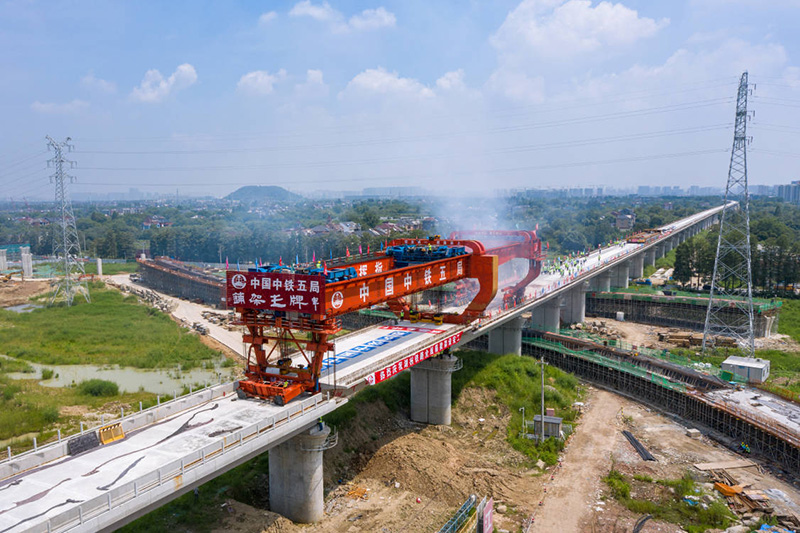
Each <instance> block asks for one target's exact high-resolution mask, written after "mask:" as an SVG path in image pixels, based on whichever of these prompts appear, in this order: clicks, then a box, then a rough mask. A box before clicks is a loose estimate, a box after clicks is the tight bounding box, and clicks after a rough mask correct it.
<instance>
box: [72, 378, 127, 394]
mask: <svg viewBox="0 0 800 533" xmlns="http://www.w3.org/2000/svg"><path fill="white" fill-rule="evenodd" d="M78 391H80V393H81V394H88V395H89V396H116V395H117V394H119V387H118V386H117V384H116V383H114V382H113V381H106V380H104V379H90V380H88V381H81V382H80V383H79V384H78Z"/></svg>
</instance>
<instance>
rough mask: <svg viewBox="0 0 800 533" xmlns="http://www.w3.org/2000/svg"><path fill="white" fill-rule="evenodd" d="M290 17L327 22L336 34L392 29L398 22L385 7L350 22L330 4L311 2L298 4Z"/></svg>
mask: <svg viewBox="0 0 800 533" xmlns="http://www.w3.org/2000/svg"><path fill="white" fill-rule="evenodd" d="M289 16H290V17H310V18H312V19H314V20H317V21H319V22H325V23H327V24H328V25H329V26H330V28H331V31H333V32H334V33H349V32H351V31H371V30H377V29H380V28H392V27H394V25H395V23H396V22H397V18H396V17H395V16H394V13H391V12H390V11H387V10H386V8H384V7H383V6H381V7H378V8H376V9H365V10H364V11H362V12H361V13H359V14H357V15H353V16H352V17H350V19H349V20H348V19H346V18H345V16H344V14H342V12H341V11H338V10H336V9H334V8H333V7H332V6H331V5H330V4H329V3H328V2H322V4H312V3H311V0H303V1H302V2H298V3H296V4H295V5H294V7H292V9H291V10H290V11H289Z"/></svg>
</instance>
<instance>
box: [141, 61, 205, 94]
mask: <svg viewBox="0 0 800 533" xmlns="http://www.w3.org/2000/svg"><path fill="white" fill-rule="evenodd" d="M196 81H197V72H196V71H195V69H194V67H193V66H192V65H190V64H189V63H184V64H183V65H180V66H178V68H177V69H175V72H173V73H172V74H170V76H169V78H166V79H165V78H164V76H163V75H162V74H161V72H159V71H158V70H156V69H152V70H148V71H147V72H146V73H145V75H144V79H142V83H141V84H140V85H139V86H138V87H134V88H133V91H132V92H131V98H132V99H134V100H138V101H140V102H147V103H156V102H161V101H163V100H164V99H165V98H167V97H168V96H169V95H170V94H172V93H176V92H178V91H180V90H183V89H185V88H187V87H189V86H191V85H193V84H194V83H195V82H196Z"/></svg>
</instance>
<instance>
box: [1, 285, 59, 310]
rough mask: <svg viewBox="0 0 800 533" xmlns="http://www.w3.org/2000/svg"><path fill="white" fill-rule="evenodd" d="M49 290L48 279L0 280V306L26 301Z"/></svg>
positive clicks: (19, 303)
mask: <svg viewBox="0 0 800 533" xmlns="http://www.w3.org/2000/svg"><path fill="white" fill-rule="evenodd" d="M48 290H50V282H49V281H18V280H13V281H0V307H11V306H14V305H22V304H26V303H28V300H29V299H30V298H32V297H34V296H37V295H39V294H43V293H45V292H47V291H48Z"/></svg>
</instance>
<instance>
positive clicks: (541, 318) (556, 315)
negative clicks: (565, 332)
mask: <svg viewBox="0 0 800 533" xmlns="http://www.w3.org/2000/svg"><path fill="white" fill-rule="evenodd" d="M609 279H610V278H609ZM531 323H532V325H533V328H534V329H539V330H543V331H549V332H551V333H558V330H559V329H561V298H558V297H556V298H553V299H552V300H548V301H546V302H544V303H543V304H542V305H539V306H537V307H534V308H533V313H531Z"/></svg>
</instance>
